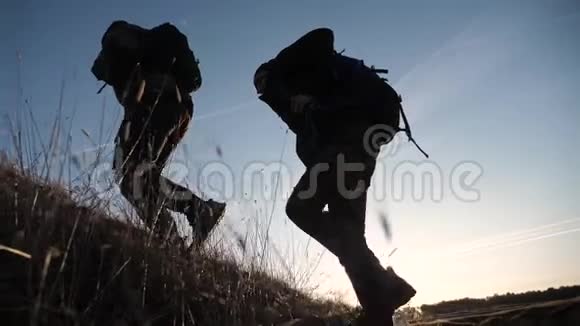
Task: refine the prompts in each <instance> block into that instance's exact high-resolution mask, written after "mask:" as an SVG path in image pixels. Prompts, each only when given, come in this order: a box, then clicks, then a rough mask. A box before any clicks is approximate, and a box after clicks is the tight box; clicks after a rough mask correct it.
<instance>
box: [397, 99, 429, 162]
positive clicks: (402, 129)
mask: <svg viewBox="0 0 580 326" xmlns="http://www.w3.org/2000/svg"><path fill="white" fill-rule="evenodd" d="M399 99H401V97H400V96H399ZM399 110H400V112H401V117H403V123H404V124H405V128H398V130H399V131H404V132H405V134H406V135H407V138H408V139H409V141H411V142H413V144H415V147H417V149H418V150H419V151H420V152H421V153H423V155H425V157H426V158H429V154H427V153H426V152H425V151H424V150H423V149H422V148H421V146H419V144H417V142H416V141H415V138H413V135H412V134H411V126H410V125H409V120H407V116H406V115H405V111H404V110H403V106H402V105H401V106H400V109H399Z"/></svg>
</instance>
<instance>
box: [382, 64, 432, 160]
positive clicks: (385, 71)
mask: <svg viewBox="0 0 580 326" xmlns="http://www.w3.org/2000/svg"><path fill="white" fill-rule="evenodd" d="M371 70H372V72H374V73H376V74H377V75H378V74H388V73H389V70H388V69H378V68H375V66H371ZM381 79H382V80H383V82H385V83H386V82H387V81H388V80H387V79H386V78H383V77H381ZM401 102H403V98H402V97H401V95H399V103H401ZM399 111H400V113H401V117H402V118H403V123H404V124H405V127H404V128H400V127H399V128H397V131H404V132H405V134H406V135H407V138H408V139H409V141H410V142H412V143H413V144H414V145H415V147H417V149H418V150H419V151H420V152H421V153H422V154H423V155H425V157H426V158H429V154H427V153H426V152H425V151H424V150H423V149H422V148H421V146H419V144H417V142H416V141H415V138H413V134H412V133H411V125H410V124H409V120H407V115H405V110H403V106H402V105H400V106H399Z"/></svg>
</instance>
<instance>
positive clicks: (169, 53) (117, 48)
mask: <svg viewBox="0 0 580 326" xmlns="http://www.w3.org/2000/svg"><path fill="white" fill-rule="evenodd" d="M101 46H102V49H101V51H100V53H99V55H98V57H97V59H96V60H95V62H94V64H93V67H92V68H91V71H92V73H93V74H94V75H95V77H96V78H97V79H98V80H102V81H104V82H105V83H106V84H109V85H111V86H113V87H123V85H124V84H125V83H126V82H127V81H128V80H129V79H130V78H131V77H132V75H133V73H135V71H136V67H137V66H138V67H139V69H140V70H141V71H142V72H144V73H145V75H147V74H154V73H161V74H167V73H169V74H171V75H172V76H173V77H174V78H175V80H176V82H177V85H179V88H180V89H181V90H183V91H185V92H187V93H191V92H194V91H196V90H197V89H199V88H200V87H201V73H200V71H199V62H198V61H197V59H196V58H195V56H194V54H193V52H192V51H191V49H190V48H189V45H188V42H187V38H186V37H185V35H183V34H182V33H181V32H180V31H179V30H178V29H177V28H176V27H175V26H173V25H171V24H169V23H165V24H162V25H159V26H157V27H154V28H152V29H145V28H142V27H140V26H137V25H134V24H129V23H127V22H125V21H115V22H113V23H112V24H111V25H110V26H109V28H107V31H106V32H105V34H104V35H103V37H102V40H101Z"/></svg>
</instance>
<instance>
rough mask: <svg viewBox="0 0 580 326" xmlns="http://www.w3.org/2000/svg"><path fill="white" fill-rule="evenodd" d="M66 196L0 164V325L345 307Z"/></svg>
mask: <svg viewBox="0 0 580 326" xmlns="http://www.w3.org/2000/svg"><path fill="white" fill-rule="evenodd" d="M72 198H73V197H72V196H71V193H70V191H69V190H68V189H65V188H64V187H63V186H61V185H59V184H54V183H50V182H46V181H42V180H40V179H39V178H37V177H35V176H34V175H32V174H29V173H26V172H24V171H23V170H22V168H17V167H15V166H14V165H13V164H11V163H10V162H8V161H7V160H6V159H3V160H0V246H1V247H0V266H1V267H0V320H1V321H2V322H1V324H2V325H25V324H28V325H110V326H113V325H272V324H279V323H283V322H286V321H289V320H293V319H296V318H301V317H305V316H327V315H343V314H350V313H351V312H352V311H351V308H350V307H348V306H346V305H343V304H340V303H336V302H330V301H326V302H323V301H320V300H316V299H313V298H311V297H310V296H308V295H306V294H305V293H303V292H301V291H299V290H296V289H293V288H292V287H291V286H290V285H289V284H287V283H285V282H283V281H280V280H277V279H275V278H273V277H271V276H269V275H267V274H266V273H264V272H260V271H256V270H243V269H241V268H239V266H238V265H236V264H235V263H234V262H233V260H231V259H228V258H227V255H226V256H224V255H223V254H219V251H218V250H216V249H212V250H203V251H197V250H196V251H192V250H190V249H188V248H187V247H186V246H184V245H183V244H177V243H175V244H172V243H160V242H158V241H157V240H155V239H154V238H152V237H150V235H149V234H148V232H146V231H144V230H143V229H141V228H139V227H136V226H134V225H131V224H127V223H123V222H120V221H119V220H118V219H112V218H110V217H109V216H108V215H107V214H106V213H105V211H106V210H104V209H103V207H101V206H102V205H100V204H99V202H98V201H97V200H95V201H94V202H90V201H89V203H83V206H81V205H79V204H77V203H76V202H75V201H74V200H73V199H72Z"/></svg>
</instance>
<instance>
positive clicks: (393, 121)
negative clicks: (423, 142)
mask: <svg viewBox="0 0 580 326" xmlns="http://www.w3.org/2000/svg"><path fill="white" fill-rule="evenodd" d="M333 60H334V62H333V67H334V68H333V69H334V78H335V81H336V92H337V94H348V95H349V97H351V98H354V99H356V106H357V108H358V109H363V110H364V113H363V114H365V115H366V116H367V118H368V119H369V121H370V122H371V124H372V125H383V126H386V127H389V129H391V130H393V131H394V133H397V132H399V131H404V132H405V134H406V135H407V137H408V139H409V141H411V142H413V144H414V145H415V146H416V147H417V149H418V150H419V151H420V152H421V153H423V155H425V157H427V158H428V157H429V155H428V154H427V153H426V152H425V151H423V149H421V147H420V146H419V145H418V144H417V142H415V139H414V138H413V135H412V134H411V127H410V125H409V121H408V120H407V117H406V115H405V112H404V110H403V106H402V105H401V102H402V98H401V96H400V95H399V94H398V93H397V91H395V89H394V88H393V87H392V86H391V85H389V83H388V80H387V79H386V78H383V77H381V76H380V75H381V74H387V73H388V70H387V69H376V68H375V67H374V66H371V67H369V66H367V65H365V63H364V61H363V60H359V59H355V58H351V57H348V56H345V55H343V54H342V53H335V55H334V57H333ZM399 117H401V118H402V119H403V123H404V127H403V128H401V127H399V122H400V121H399V120H400V118H399ZM390 136H391V137H383V139H384V140H383V143H381V145H385V144H388V143H389V142H390V141H391V140H392V139H393V137H394V134H393V135H390Z"/></svg>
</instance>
